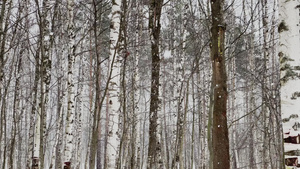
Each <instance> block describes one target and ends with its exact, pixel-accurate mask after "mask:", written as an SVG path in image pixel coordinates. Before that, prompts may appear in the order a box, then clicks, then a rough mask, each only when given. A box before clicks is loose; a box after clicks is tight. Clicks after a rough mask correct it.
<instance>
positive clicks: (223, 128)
mask: <svg viewBox="0 0 300 169" xmlns="http://www.w3.org/2000/svg"><path fill="white" fill-rule="evenodd" d="M223 6H224V0H218V1H216V0H212V1H211V10H212V29H211V33H212V38H211V61H212V69H213V75H212V83H211V85H212V90H213V91H212V95H211V97H213V98H212V102H211V106H212V148H213V151H212V152H211V156H210V157H211V159H210V160H211V161H212V162H213V164H212V165H213V166H212V168H213V169H219V168H226V169H227V168H230V156H229V139H228V127H227V84H226V83H227V77H226V66H225V48H224V46H225V45H224V40H225V23H224V19H223Z"/></svg>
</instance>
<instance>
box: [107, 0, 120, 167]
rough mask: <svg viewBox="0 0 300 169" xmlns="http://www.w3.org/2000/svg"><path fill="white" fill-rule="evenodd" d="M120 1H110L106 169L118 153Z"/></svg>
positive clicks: (110, 165) (115, 160) (112, 165)
mask: <svg viewBox="0 0 300 169" xmlns="http://www.w3.org/2000/svg"><path fill="white" fill-rule="evenodd" d="M120 13H121V0H112V11H111V29H110V54H109V55H110V56H109V59H110V66H111V69H110V70H111V72H110V76H109V78H110V81H109V86H108V94H109V105H108V106H109V107H108V108H109V109H108V113H109V118H108V119H109V122H108V130H109V131H108V138H107V154H106V160H107V169H116V168H117V163H118V155H119V151H120V133H119V115H120V100H119V96H120V67H121V64H120V60H121V56H119V54H118V52H119V34H120V22H121V14H120Z"/></svg>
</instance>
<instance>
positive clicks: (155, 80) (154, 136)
mask: <svg viewBox="0 0 300 169" xmlns="http://www.w3.org/2000/svg"><path fill="white" fill-rule="evenodd" d="M162 5H163V0H151V1H150V6H149V31H150V32H149V33H150V40H151V57H152V69H151V93H150V95H151V96H150V114H149V120H150V124H149V146H148V162H147V168H148V169H156V168H162V167H163V164H162V163H163V162H162V159H161V157H160V154H161V146H160V140H159V139H158V138H159V136H158V135H159V134H160V131H158V111H159V102H160V100H159V71H160V57H159V37H160V27H161V25H160V16H161V9H162Z"/></svg>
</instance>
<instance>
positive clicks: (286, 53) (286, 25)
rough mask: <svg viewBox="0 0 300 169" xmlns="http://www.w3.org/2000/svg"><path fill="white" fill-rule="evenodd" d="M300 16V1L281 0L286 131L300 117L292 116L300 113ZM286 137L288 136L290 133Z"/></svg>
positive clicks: (282, 89)
mask: <svg viewBox="0 0 300 169" xmlns="http://www.w3.org/2000/svg"><path fill="white" fill-rule="evenodd" d="M299 16H300V8H299V1H287V0H279V25H278V32H279V45H278V46H279V53H278V56H279V59H280V81H281V88H280V93H281V97H280V100H281V114H282V119H289V121H288V122H283V124H282V125H283V126H282V127H283V132H284V133H287V132H290V131H294V129H293V128H292V126H291V124H295V123H296V122H299V119H292V118H290V117H291V116H292V115H293V114H298V112H297V111H295V110H298V109H299V106H298V105H299V99H300V98H299V97H297V96H295V95H296V92H299V91H300V85H299V84H300V80H299V73H300V71H299V69H296V66H299V64H300V59H299V53H300V48H299V46H300V38H299V34H300V29H299V26H296V25H298V24H299ZM294 132H296V131H294ZM295 134H296V133H295ZM298 134H299V131H298ZM284 137H288V135H285V136H284ZM288 144H289V143H285V144H284V146H285V147H286V146H288ZM295 150H296V148H295ZM282 156H284V155H282ZM298 158H299V156H298ZM281 167H282V166H281ZM282 168H283V167H282Z"/></svg>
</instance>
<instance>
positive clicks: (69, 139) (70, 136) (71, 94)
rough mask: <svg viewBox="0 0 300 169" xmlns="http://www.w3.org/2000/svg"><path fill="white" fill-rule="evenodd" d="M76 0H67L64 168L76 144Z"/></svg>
mask: <svg viewBox="0 0 300 169" xmlns="http://www.w3.org/2000/svg"><path fill="white" fill-rule="evenodd" d="M74 5H75V4H74V0H68V1H67V10H68V13H67V14H68V16H67V17H68V23H67V24H68V27H67V33H68V38H69V43H68V84H67V89H68V94H67V116H66V126H65V137H66V145H65V150H64V168H65V169H71V158H72V151H73V148H74V147H73V146H74V133H73V132H74V131H73V125H74V119H75V105H74V104H75V86H74V78H73V76H74V75H73V72H74V62H75V25H74Z"/></svg>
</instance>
